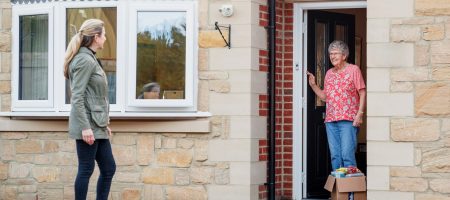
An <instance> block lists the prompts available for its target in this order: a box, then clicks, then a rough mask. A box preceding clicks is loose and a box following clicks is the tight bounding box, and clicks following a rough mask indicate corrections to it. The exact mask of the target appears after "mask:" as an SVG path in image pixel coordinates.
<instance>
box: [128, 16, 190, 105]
mask: <svg viewBox="0 0 450 200" xmlns="http://www.w3.org/2000/svg"><path fill="white" fill-rule="evenodd" d="M137 20H138V22H137V30H138V31H137V52H136V56H137V58H136V62H137V63H136V98H139V96H142V95H143V93H144V92H146V89H145V86H146V85H148V84H149V83H158V84H159V86H160V88H159V90H158V91H159V95H158V97H159V98H163V99H184V98H185V96H184V93H185V74H186V73H185V71H186V69H185V64H186V12H157V11H151V12H150V11H145V12H138V13H137Z"/></svg>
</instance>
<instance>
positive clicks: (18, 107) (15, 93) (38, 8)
mask: <svg viewBox="0 0 450 200" xmlns="http://www.w3.org/2000/svg"><path fill="white" fill-rule="evenodd" d="M39 14H47V15H48V38H49V39H48V52H47V53H48V55H47V56H48V66H47V67H48V69H47V70H48V72H47V78H48V85H47V87H48V88H47V92H48V96H47V98H48V99H47V100H19V99H18V98H19V87H18V85H19V40H20V38H19V36H20V30H19V29H20V22H19V18H20V17H21V16H25V15H39ZM12 22H13V23H12V24H13V27H12V29H11V32H12V37H13V39H12V49H11V52H12V63H11V64H12V65H11V68H12V69H11V74H12V79H11V88H12V91H11V110H13V111H23V110H27V111H32V110H48V111H50V110H53V102H54V99H53V97H54V94H53V60H52V58H53V39H52V38H53V30H54V29H53V9H52V7H51V6H48V5H33V6H21V7H20V9H18V8H16V7H13V8H12Z"/></svg>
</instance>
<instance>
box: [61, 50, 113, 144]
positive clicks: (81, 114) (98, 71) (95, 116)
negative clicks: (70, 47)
mask: <svg viewBox="0 0 450 200" xmlns="http://www.w3.org/2000/svg"><path fill="white" fill-rule="evenodd" d="M69 80H70V89H71V92H72V93H71V98H70V102H71V106H72V108H71V110H70V117H69V135H70V138H73V139H82V136H81V132H82V130H85V129H89V128H90V129H92V131H93V132H94V137H95V139H106V138H108V130H107V128H106V126H107V125H108V124H109V100H108V82H107V79H106V74H105V72H104V71H103V69H102V67H101V66H100V64H99V63H98V61H97V58H96V57H95V55H94V53H93V52H92V51H91V50H90V49H88V48H86V47H81V48H80V50H79V51H78V53H77V54H76V55H75V56H74V58H73V59H72V61H71V62H70V64H69Z"/></svg>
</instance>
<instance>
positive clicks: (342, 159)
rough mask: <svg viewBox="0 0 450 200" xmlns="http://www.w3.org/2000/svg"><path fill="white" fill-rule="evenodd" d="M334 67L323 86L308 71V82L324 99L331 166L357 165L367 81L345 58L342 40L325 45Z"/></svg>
mask: <svg viewBox="0 0 450 200" xmlns="http://www.w3.org/2000/svg"><path fill="white" fill-rule="evenodd" d="M328 53H329V54H330V60H331V63H332V64H333V68H331V69H329V70H328V71H327V73H326V75H325V80H324V89H323V90H322V89H320V88H319V86H317V84H316V78H315V77H314V75H313V74H311V73H310V72H307V74H308V76H309V85H310V86H311V88H312V90H313V91H314V93H316V95H317V96H318V97H319V98H320V99H321V100H322V101H325V102H326V117H325V127H326V131H327V138H328V145H329V147H330V153H331V164H332V167H333V170H335V169H337V168H339V167H348V166H356V159H355V150H356V145H357V143H358V142H357V134H358V131H359V126H360V125H361V123H362V122H363V114H364V112H363V111H364V104H365V102H366V85H365V84H364V79H363V77H362V75H361V70H360V69H359V67H358V66H356V65H353V64H350V63H348V62H347V58H348V55H349V49H348V46H347V44H345V43H344V42H342V41H339V40H336V41H333V42H332V43H331V44H330V46H329V47H328Z"/></svg>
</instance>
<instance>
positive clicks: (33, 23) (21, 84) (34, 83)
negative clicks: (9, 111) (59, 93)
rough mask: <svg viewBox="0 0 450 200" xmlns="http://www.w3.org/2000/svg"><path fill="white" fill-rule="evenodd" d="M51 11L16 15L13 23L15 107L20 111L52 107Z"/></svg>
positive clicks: (32, 11) (25, 11)
mask: <svg viewBox="0 0 450 200" xmlns="http://www.w3.org/2000/svg"><path fill="white" fill-rule="evenodd" d="M52 14H53V13H52V10H51V9H50V8H49V7H42V8H39V9H32V8H30V7H24V8H23V9H21V10H20V11H17V13H16V17H15V18H14V19H13V23H14V24H15V25H16V26H14V29H13V30H12V32H13V33H17V34H13V43H14V44H15V46H14V47H13V51H15V52H16V53H13V66H14V67H13V69H12V77H13V80H14V81H13V83H12V84H13V85H15V86H16V87H12V97H13V99H15V101H13V102H12V106H13V107H14V108H17V110H31V111H33V110H39V109H42V110H45V108H48V107H51V106H52V104H53V96H52V93H53V92H52V91H53V79H52V78H53V77H52V74H53V70H52V65H53V62H52V48H51V47H52V45H53V43H52V40H51V39H50V38H52V35H53V34H52V31H53V27H52Z"/></svg>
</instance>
